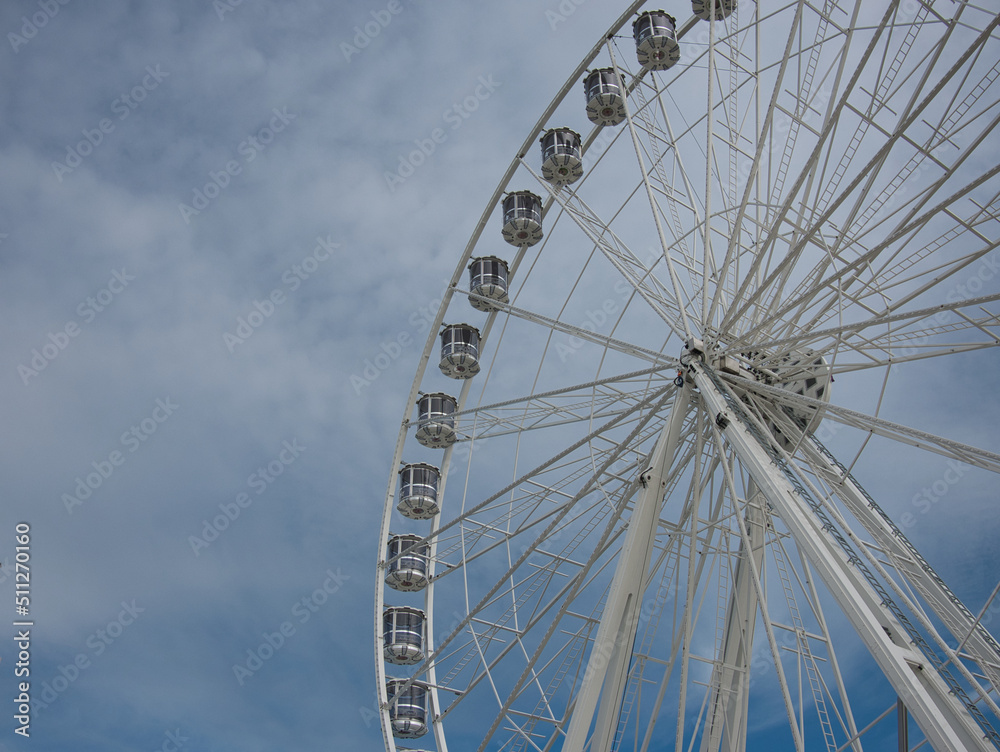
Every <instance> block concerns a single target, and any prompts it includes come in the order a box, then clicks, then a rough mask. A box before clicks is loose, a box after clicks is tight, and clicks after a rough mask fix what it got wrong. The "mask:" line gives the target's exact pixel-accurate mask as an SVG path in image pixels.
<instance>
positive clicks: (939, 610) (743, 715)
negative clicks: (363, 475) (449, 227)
mask: <svg viewBox="0 0 1000 752" xmlns="http://www.w3.org/2000/svg"><path fill="white" fill-rule="evenodd" d="M670 2H672V3H673V7H668V8H666V10H659V9H654V10H643V8H642V6H643V5H644V3H642V2H635V3H633V4H632V5H631V6H630V7H628V8H627V9H626V10H625V12H624V13H623V14H622V15H621V17H620V18H618V19H617V20H616V21H615V22H614V23H613V25H612V26H611V27H610V28H609V29H608V31H607V33H606V34H605V35H604V36H603V37H602V38H601V39H599V40H597V42H596V44H595V45H594V47H593V48H592V50H591V51H590V52H589V53H588V54H587V55H586V56H585V57H584V59H583V60H582V61H581V62H580V64H579V65H578V66H577V68H576V69H575V70H574V71H573V72H572V73H571V74H570V76H569V78H568V80H567V82H566V84H565V85H564V86H563V87H562V89H561V90H560V91H559V92H558V93H557V94H556V96H555V98H554V99H553V101H552V103H551V104H550V105H549V106H548V108H547V109H546V110H545V111H544V112H543V113H542V116H541V118H540V119H539V120H538V122H537V124H536V125H535V127H534V128H533V129H532V131H531V132H530V133H529V134H528V137H527V139H526V140H525V142H524V145H523V147H522V148H521V149H520V151H519V152H518V154H517V155H516V156H515V158H514V159H513V161H512V163H511V165H510V167H509V169H508V170H507V172H506V173H505V174H504V175H503V177H502V178H501V180H500V183H499V185H498V187H497V189H496V191H495V193H494V194H493V196H492V198H491V199H490V201H489V203H488V205H487V207H486V209H485V211H484V212H483V215H482V217H481V219H480V220H479V222H478V224H477V225H476V227H475V229H474V232H473V233H472V237H471V238H470V240H469V242H468V245H467V247H466V248H465V251H464V253H463V254H462V256H461V258H460V259H459V260H458V265H457V267H456V269H455V272H454V275H453V276H452V278H451V283H450V286H449V287H448V290H447V293H446V295H445V296H444V299H443V301H442V303H441V305H440V308H439V310H438V312H437V317H436V320H435V322H434V325H433V326H432V331H431V335H430V337H429V339H428V341H427V344H426V347H425V348H424V351H423V354H422V357H421V360H420V364H419V367H418V369H417V373H416V376H415V378H414V381H413V387H412V389H411V392H410V394H409V396H408V398H407V403H406V404H407V407H406V412H405V415H404V418H403V424H402V428H401V431H400V433H399V438H398V441H397V443H396V447H395V453H394V455H393V460H392V469H391V471H390V476H389V482H388V485H387V490H386V495H385V511H384V514H383V521H382V528H381V537H380V540H379V544H378V547H379V555H378V578H377V588H376V590H377V594H376V603H375V654H376V665H377V683H378V693H379V702H380V706H381V708H380V714H381V720H382V728H383V735H384V739H385V745H386V749H387V750H388V752H396V751H397V750H414V749H421V750H436V752H447V750H448V749H449V748H450V749H452V750H462V752H467V751H471V750H477V751H479V752H484V751H486V750H490V751H499V750H502V751H503V752H530V751H532V750H535V751H545V752H547V751H548V750H552V751H553V752H558V751H559V750H565V751H566V752H607V751H608V750H625V749H628V750H636V751H637V752H638V751H640V750H642V751H643V752H645V751H646V750H665V749H671V750H677V751H678V752H681V750H684V751H687V750H711V751H712V752H715V751H716V750H726V751H727V752H731V751H734V750H744V749H751V750H753V749H788V750H807V749H808V750H828V751H829V752H840V751H841V750H851V751H852V752H860V751H861V750H864V749H869V750H886V749H897V748H898V749H901V750H908V749H914V748H921V747H922V748H924V749H928V750H929V749H933V750H937V751H938V752H945V751H946V750H950V751H952V752H973V751H979V750H992V751H994V752H995V751H996V750H998V749H1000V708H998V704H1000V694H998V687H1000V644H998V641H997V639H996V638H995V637H994V635H993V634H992V633H991V630H990V629H989V628H988V626H987V625H988V622H989V619H988V618H984V616H985V615H991V614H992V613H993V611H992V610H990V608H989V607H991V606H995V604H996V601H997V600H998V599H996V596H997V588H993V587H992V584H991V585H989V587H988V588H987V591H988V590H989V589H990V588H992V594H991V595H989V596H988V597H983V596H982V595H980V596H978V601H977V602H974V603H973V602H969V603H964V602H963V600H962V599H961V598H960V597H959V596H958V595H957V594H956V592H955V590H954V589H953V587H949V584H946V583H945V581H944V580H943V579H942V578H941V577H940V576H939V575H938V574H937V573H936V572H935V570H934V569H933V568H932V567H931V565H930V563H929V562H928V561H927V559H926V558H925V557H924V556H923V555H921V553H920V552H918V551H917V549H916V548H915V547H914V545H913V544H912V543H911V542H910V540H909V539H908V537H907V535H906V531H907V530H908V529H910V527H911V526H912V525H913V524H916V523H919V522H920V518H919V511H920V510H918V509H916V508H914V509H908V508H907V507H906V505H905V504H900V503H899V500H898V499H896V498H895V497H894V496H893V494H892V493H891V491H890V492H887V489H891V487H892V486H891V482H888V481H887V480H886V478H884V477H883V476H887V477H888V478H889V479H891V478H893V477H896V478H898V477H900V476H901V475H905V474H906V473H907V472H917V471H918V470H920V469H921V468H922V467H923V466H924V465H926V464H927V463H931V462H937V463H941V466H942V467H949V468H952V469H955V468H958V469H960V470H961V471H962V472H966V471H968V472H974V473H979V474H980V477H985V478H994V479H995V476H992V475H991V473H997V472H1000V455H998V454H996V453H994V452H991V451H988V450H987V449H984V448H979V447H977V446H974V445H972V444H973V443H974V442H971V443H969V442H967V439H968V436H961V435H959V436H954V435H950V436H949V435H948V431H947V426H942V427H941V430H940V433H941V434H944V435H937V434H936V432H935V433H932V432H928V431H925V430H917V429H915V428H911V427H907V426H906V425H902V424H901V423H899V422H894V421H892V420H889V419H888V418H886V417H882V415H883V412H884V410H883V408H884V406H885V405H886V404H888V403H891V402H893V399H894V398H896V397H898V396H899V395H897V393H896V391H895V389H896V387H895V384H896V383H897V382H898V379H899V376H900V374H906V373H908V372H913V371H917V370H919V369H921V368H934V367H938V366H940V365H941V364H943V363H945V364H950V363H962V362H965V363H968V362H970V360H969V359H976V358H978V360H975V361H974V362H976V363H983V362H984V360H983V358H982V356H983V355H989V354H990V353H989V351H986V352H985V353H978V354H977V353H976V352H975V351H980V350H983V349H984V348H991V347H994V346H996V345H997V344H998V343H1000V318H998V316H1000V280H998V279H996V278H994V275H993V273H992V272H993V270H994V268H995V266H996V264H995V261H996V259H997V258H1000V256H997V255H996V254H1000V251H998V250H997V248H998V246H1000V139H998V134H1000V131H998V130H996V126H997V124H998V123H1000V82H998V81H997V79H998V77H1000V30H998V25H1000V15H998V13H997V9H996V8H995V7H988V6H990V5H991V3H988V2H985V0H980V2H979V4H978V5H977V4H976V3H975V2H961V1H959V2H956V1H955V0H905V1H903V2H872V1H871V0H855V1H854V2H850V0H812V1H811V2H805V0H800V1H798V2H795V1H793V0H788V1H785V0H775V2H767V3H763V2H753V1H752V0H694V2H692V3H690V5H688V0H670ZM671 14H677V15H676V17H675V16H673V15H671ZM581 82H582V87H581ZM581 88H582V91H581ZM585 126H586V127H585ZM581 134H582V135H581ZM504 248H506V251H504V250H503V249H504ZM984 270H985V271H984ZM956 291H960V292H956ZM993 352H996V351H993ZM946 359H947V360H946ZM963 359H964V360H963ZM992 363H993V364H994V365H996V363H997V361H996V359H995V358H994V359H993V360H992ZM965 383H966V384H967V387H965V388H975V385H976V384H977V383H979V384H982V383H987V382H986V381H985V380H982V379H981V380H978V381H977V380H967V381H966V382H965ZM983 398H984V400H986V399H987V395H985V394H984V395H983ZM983 404H988V403H987V402H985V401H984V403H983ZM984 412H985V411H984ZM984 419H985V417H984ZM946 463H947V464H946ZM956 472H958V471H957V470H956ZM948 482H949V483H950V482H951V481H950V480H949V481H948ZM988 482H995V480H994V481H988ZM866 489H867V490H866ZM956 493H957V492H956ZM886 509H894V510H896V513H895V514H894V515H890V514H889V513H888V512H887V511H886ZM900 509H903V510H904V512H903V513H902V515H900V513H899V510H900ZM961 543H962V541H961V540H956V541H953V545H961ZM988 577H992V580H991V582H992V581H995V580H996V579H997V573H990V574H989V575H988ZM952 585H954V583H952ZM993 631H996V630H995V625H994V628H993ZM859 656H860V657H859ZM861 657H863V660H862V659H861Z"/></svg>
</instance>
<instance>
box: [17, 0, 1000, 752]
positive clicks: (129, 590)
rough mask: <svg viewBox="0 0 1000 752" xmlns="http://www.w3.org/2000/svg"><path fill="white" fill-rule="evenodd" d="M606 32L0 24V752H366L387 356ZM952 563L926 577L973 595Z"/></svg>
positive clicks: (390, 15)
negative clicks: (19, 572) (25, 599)
mask: <svg viewBox="0 0 1000 752" xmlns="http://www.w3.org/2000/svg"><path fill="white" fill-rule="evenodd" d="M619 12H620V8H619V6H618V4H616V3H610V2H606V1H604V0H582V1H581V0H574V1H573V2H568V1H567V0H542V1H541V2H530V1H529V0H508V2H505V3H502V4H497V3H468V2H460V1H459V0H441V1H439V2H436V3H430V2H426V0H423V1H422V0H386V1H383V0H375V1H374V2H367V0H366V1H365V2H353V3H346V2H335V3H328V2H320V1H319V0H313V1H310V0H243V1H242V2H239V1H238V0H216V1H215V2H209V1H208V0H200V1H198V2H193V1H192V0H180V1H179V2H175V3H157V2H153V0H102V2H100V3H99V4H89V3H85V2H83V0H34V1H33V2H28V1H27V0H15V1H13V2H5V3H3V5H2V6H0V31H2V32H3V35H4V41H3V42H2V43H0V44H2V49H0V57H2V58H3V60H2V64H0V108H2V116H3V117H2V120H3V123H4V128H3V129H2V130H0V175H2V179H0V326H2V328H3V335H2V337H0V365H2V367H0V390H2V393H3V399H2V400H0V425H2V426H3V429H4V430H3V431H2V434H0V437H2V438H0V441H2V451H0V477H2V478H3V489H4V502H5V503H4V504H3V506H2V509H0V563H2V568H0V604H5V605H2V606H0V617H4V616H7V615H9V616H10V617H11V619H10V622H9V625H8V623H7V622H6V621H5V622H4V624H5V625H4V626H3V627H2V634H3V636H4V642H3V647H2V648H0V695H2V696H3V697H4V698H6V701H7V712H6V713H4V714H0V718H2V719H3V720H0V750H27V749H31V750H37V751H39V752H55V751H57V750H58V751H62V750H70V749H72V750H74V751H75V752H89V751H90V750H102V752H115V751H116V750H156V749H164V750H169V749H174V748H180V749H184V750H185V751H186V752H187V751H188V750H190V751H191V752H195V751H200V750H206V751H208V750H210V751H212V752H228V751H229V750H240V751H241V752H254V751H255V750H273V749H293V750H301V751H303V752H307V751H312V750H328V749H379V748H380V745H381V744H382V733H381V730H380V728H379V724H378V720H377V718H376V717H375V713H374V709H375V692H374V690H375V687H374V684H375V670H374V666H373V665H372V660H373V650H372V639H373V619H374V617H375V614H374V611H373V606H374V587H375V562H376V559H377V557H378V555H379V552H380V550H381V545H382V543H381V541H380V540H379V539H378V531H379V521H380V518H381V516H382V500H383V495H384V488H385V482H386V480H385V479H386V475H387V472H388V471H389V469H390V468H389V464H390V463H391V460H392V448H393V446H394V443H395V441H396V436H397V432H398V429H399V424H400V420H401V415H402V414H403V413H404V411H405V410H406V407H407V406H406V405H405V404H404V402H405V399H406V395H407V393H408V390H409V388H410V383H411V380H412V378H413V373H414V371H415V369H416V366H417V359H418V356H419V350H420V348H421V347H422V343H423V340H424V339H425V337H426V335H427V329H428V326H429V324H430V322H431V321H432V319H433V315H434V312H435V310H436V306H437V302H436V301H437V300H438V299H439V298H440V295H441V292H442V290H443V287H444V285H445V284H446V282H447V279H448V278H449V277H450V275H451V273H452V270H453V267H454V264H455V261H456V259H457V258H458V257H459V255H460V254H461V251H462V249H463V248H464V246H465V243H466V240H467V239H468V237H469V235H470V234H471V232H472V230H473V228H474V224H475V222H476V221H477V220H478V218H479V215H480V214H481V212H482V208H483V206H484V205H485V204H486V201H487V199H488V198H489V196H490V195H491V194H492V192H493V190H494V187H495V185H496V183H497V181H498V180H499V178H500V176H501V175H502V173H503V171H504V170H505V169H506V167H507V164H508V163H509V161H510V159H511V157H512V156H513V154H514V153H515V151H516V150H517V149H518V148H519V146H520V144H521V143H522V141H523V140H524V137H525V134H526V133H527V131H528V129H529V128H530V127H531V125H532V124H533V123H534V122H535V120H536V119H537V117H538V115H539V114H540V112H541V111H542V109H543V108H544V107H545V105H546V104H547V103H548V102H549V100H550V99H551V97H552V96H553V95H554V94H555V92H556V91H557V89H558V87H559V86H560V85H561V84H562V82H563V81H564V79H565V77H566V75H567V74H568V73H569V71H571V70H572V68H573V67H574V66H575V65H576V64H577V63H578V61H579V60H580V59H581V57H582V56H583V55H584V54H585V53H586V51H587V50H589V49H590V47H591V46H592V45H593V43H594V41H595V40H596V39H597V38H598V37H599V35H600V33H601V32H602V31H603V30H604V29H605V28H606V27H607V26H608V25H609V24H610V23H611V21H612V20H613V17H614V16H616V15H617V14H618V13H619ZM415 150H418V151H420V152H421V153H422V154H423V155H424V158H422V159H420V158H413V157H412V156H411V155H413V154H414V153H415ZM497 242H498V245H499V238H498V239H497ZM977 362H979V363H981V364H983V365H984V366H985V365H987V364H988V362H987V361H986V360H980V361H977ZM989 362H990V363H992V362H994V361H989ZM376 364H378V365H376ZM953 376H954V377H955V378H956V379H958V378H969V379H972V380H973V381H976V383H977V384H978V383H981V381H982V380H983V379H987V377H986V376H984V375H982V374H979V375H978V376H977V375H976V374H975V373H971V374H970V372H968V371H963V372H961V373H958V374H953ZM977 379H978V381H977ZM904 383H909V385H910V388H912V390H913V392H911V394H912V395H919V394H921V392H920V390H921V389H923V390H925V392H924V397H927V396H928V393H929V395H930V396H931V397H932V398H933V399H934V400H935V402H934V404H933V405H932V406H931V407H930V408H929V410H933V411H938V410H940V412H941V413H943V414H944V415H945V416H951V415H954V414H955V412H956V411H957V412H958V413H962V412H967V411H969V410H970V409H971V408H972V406H971V405H970V404H969V399H970V398H968V394H969V392H971V391H972V390H969V392H963V390H961V389H958V390H955V391H954V392H949V393H948V394H946V395H943V396H942V395H941V394H940V392H939V390H938V389H936V388H934V387H933V386H929V385H928V383H927V382H926V381H922V380H921V379H917V378H914V380H913V381H912V382H904ZM915 399H918V400H919V399H921V398H920V397H915ZM904 407H905V406H904ZM989 410H990V411H991V412H992V414H995V412H996V404H995V403H993V404H992V405H991V406H990V407H989ZM904 417H914V421H913V422H914V423H917V424H922V425H921V427H924V428H927V429H928V430H932V427H933V425H934V424H935V422H936V421H941V420H951V419H952V418H951V417H941V416H940V415H938V416H937V417H935V415H931V414H929V413H928V412H924V413H922V414H920V415H916V416H912V415H910V414H908V413H907V411H906V410H905V409H903V408H900V409H899V411H898V413H897V414H896V415H895V416H894V418H895V419H899V420H901V422H905V421H903V420H902V418H904ZM928 424H929V425H930V426H931V427H930V428H929V427H928ZM956 434H959V435H961V432H960V431H959V430H956ZM995 437H996V433H995V431H992V432H988V433H987V434H985V435H984V436H982V437H981V438H982V441H979V440H978V437H970V438H969V439H968V440H969V441H970V443H973V444H980V445H987V444H986V442H988V441H991V440H993V439H994V438H995ZM973 438H977V440H972V439H973ZM944 468H945V466H944V463H943V461H942V462H941V463H938V464H936V465H932V466H928V467H927V468H925V470H926V475H925V476H924V477H923V478H906V479H905V481H906V482H909V483H913V484H914V486H913V489H912V490H913V493H916V492H917V491H916V489H917V488H918V486H917V485H916V484H919V483H920V482H921V481H923V482H929V483H933V482H934V480H935V479H937V478H938V477H940V475H941V472H942V471H943V469H944ZM887 472H890V473H892V472H894V471H893V470H892V469H889V470H887ZM976 478H977V481H976V483H977V484H978V486H977V488H979V489H980V490H979V491H977V494H978V495H979V496H985V495H986V493H987V491H989V492H991V493H992V490H993V489H994V488H995V484H994V485H989V482H990V481H989V479H986V480H983V479H982V477H981V476H976ZM898 480H901V481H902V480H904V479H898ZM983 489H986V490H983ZM910 495H911V494H909V493H905V494H903V496H904V497H906V498H908V497H909V496H910ZM977 498H978V496H977ZM938 511H939V508H937V507H935V508H934V509H933V510H931V517H927V518H926V519H928V520H929V519H931V518H932V517H934V515H936V514H937V513H938ZM936 519H938V520H939V521H940V522H941V524H946V523H947V522H948V518H947V516H942V517H939V518H936ZM935 527H936V526H935V525H931V524H928V525H922V526H921V527H920V530H921V531H922V533H921V535H923V536H925V537H926V538H927V539H928V540H933V538H934V533H935ZM918 532H919V531H918ZM18 534H20V535H22V536H26V537H24V538H23V539H22V540H17V539H16V538H15V536H16V535H18ZM956 534H957V535H962V534H963V533H962V532H961V531H958V532H956ZM983 535H985V533H984V534H983ZM18 543H21V544H22V548H24V547H27V549H28V552H27V556H28V563H29V566H30V589H29V593H30V610H29V611H30V612H29V614H28V615H27V616H26V617H21V618H26V619H29V620H30V621H31V622H32V623H31V626H30V629H28V631H29V632H30V638H28V639H26V638H24V637H21V638H18V634H19V633H23V631H24V628H23V627H17V626H14V625H13V622H14V621H17V620H18V618H19V617H17V615H16V614H15V602H14V598H15V583H14V579H15V577H14V574H15V564H16V563H17V559H16V556H17V552H16V551H15V545H17V544H18ZM975 543H976V546H980V545H982V544H983V541H982V539H981V538H979V537H975ZM973 553H974V549H973V550H968V549H967V550H966V551H964V552H959V554H958V555H957V556H955V557H954V558H952V557H950V556H949V557H944V556H942V557H941V559H940V562H941V564H942V567H943V568H945V569H947V570H950V571H951V572H952V573H955V574H956V575H957V576H960V577H961V576H962V573H963V572H965V573H966V574H968V572H969V570H970V569H971V570H972V571H976V572H977V575H976V576H977V577H979V580H981V582H980V581H979V580H977V585H976V588H975V592H976V593H981V591H982V589H983V588H984V587H985V589H986V591H987V592H988V591H989V589H990V587H992V584H993V583H995V579H996V578H995V576H994V577H993V580H992V581H990V582H989V583H987V581H988V580H990V578H989V577H988V576H985V575H984V576H980V575H981V573H980V572H978V570H976V569H975V567H976V559H975V558H974V556H973ZM963 554H964V555H963ZM994 575H995V572H994ZM18 639H20V640H21V642H26V644H29V645H30V647H29V649H28V652H29V653H30V660H29V665H28V668H30V694H31V697H32V699H33V700H34V701H35V707H34V709H33V711H32V713H31V720H30V737H29V738H25V737H24V736H19V735H18V734H16V733H15V728H16V727H17V726H18V723H17V722H15V719H14V718H13V717H12V716H13V712H12V711H13V710H14V706H15V705H16V704H17V703H16V702H12V701H11V700H12V699H13V698H16V697H17V695H18V693H19V692H20V691H21V690H20V689H19V687H18V683H19V682H20V681H23V680H24V678H23V677H22V678H18V677H17V676H16V675H15V670H16V664H17V662H18V660H19V656H18V653H19V651H21V650H22V649H23V648H24V645H20V644H19V643H18Z"/></svg>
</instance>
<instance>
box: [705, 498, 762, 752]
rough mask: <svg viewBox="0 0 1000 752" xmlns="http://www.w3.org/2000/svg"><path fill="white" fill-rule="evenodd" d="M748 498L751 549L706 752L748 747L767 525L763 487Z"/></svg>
mask: <svg viewBox="0 0 1000 752" xmlns="http://www.w3.org/2000/svg"><path fill="white" fill-rule="evenodd" d="M747 497H748V502H747V513H746V529H747V535H748V539H749V542H750V550H749V551H748V550H747V546H746V543H743V542H741V543H740V552H739V558H738V559H737V561H736V571H735V573H734V574H733V591H732V594H731V595H730V599H729V608H728V610H727V612H726V629H725V635H724V637H723V640H722V646H721V652H720V655H719V665H718V666H717V668H716V671H717V672H718V676H719V679H718V682H717V683H714V682H713V687H712V698H711V700H710V701H709V709H708V716H707V717H708V720H707V728H706V730H705V735H704V736H703V737H702V744H701V749H702V752H717V750H724V752H741V751H742V750H744V749H746V743H747V740H746V735H747V724H746V721H747V707H748V702H749V699H750V697H749V695H750V692H749V689H750V686H749V685H750V671H749V668H750V656H751V652H752V650H753V635H754V628H755V627H756V625H757V606H758V597H757V590H756V588H755V587H754V581H753V571H752V570H751V568H753V569H756V570H757V571H758V572H760V570H761V565H762V563H763V559H764V532H765V522H766V521H765V519H764V511H763V510H762V509H761V507H760V500H759V498H755V497H758V491H757V487H756V485H755V484H754V483H752V482H751V484H750V490H749V493H747ZM720 744H721V745H722V746H721V747H720V746H719V745H720Z"/></svg>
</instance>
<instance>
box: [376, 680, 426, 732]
mask: <svg viewBox="0 0 1000 752" xmlns="http://www.w3.org/2000/svg"><path fill="white" fill-rule="evenodd" d="M405 684H406V679H389V680H388V681H387V682H386V683H385V694H386V697H387V698H388V700H389V719H390V720H391V721H392V735H393V736H395V737H396V738H397V739H417V738H419V737H421V736H423V735H424V734H426V733H427V689H426V687H424V686H423V685H422V684H418V683H417V682H414V683H413V684H411V685H410V686H409V687H407V688H406V689H403V686H404V685H405Z"/></svg>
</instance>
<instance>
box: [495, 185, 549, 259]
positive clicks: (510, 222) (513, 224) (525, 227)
mask: <svg viewBox="0 0 1000 752" xmlns="http://www.w3.org/2000/svg"><path fill="white" fill-rule="evenodd" d="M502 233H503V239H504V240H506V241H507V242H508V243H510V244H511V245H516V246H522V245H534V244H535V243H537V242H538V241H539V240H541V239H542V200H541V199H540V198H539V197H538V196H536V195H535V194H534V193H532V192H531V191H514V192H513V193H508V194H507V195H506V196H504V199H503V230H502Z"/></svg>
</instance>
